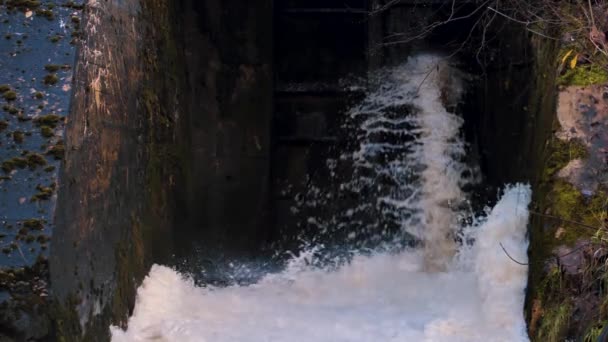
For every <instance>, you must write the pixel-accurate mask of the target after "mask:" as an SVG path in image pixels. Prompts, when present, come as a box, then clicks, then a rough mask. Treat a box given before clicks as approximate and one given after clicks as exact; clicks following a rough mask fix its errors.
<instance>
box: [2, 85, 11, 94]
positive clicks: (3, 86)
mask: <svg viewBox="0 0 608 342" xmlns="http://www.w3.org/2000/svg"><path fill="white" fill-rule="evenodd" d="M9 90H11V86H9V85H8V84H0V93H1V94H4V93H6V92H7V91H9Z"/></svg>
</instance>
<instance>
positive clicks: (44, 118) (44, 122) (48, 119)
mask: <svg viewBox="0 0 608 342" xmlns="http://www.w3.org/2000/svg"><path fill="white" fill-rule="evenodd" d="M59 121H61V116H59V115H57V114H47V115H41V116H39V117H37V118H36V119H34V122H35V123H36V124H37V125H39V126H48V127H51V128H55V127H56V126H57V124H58V123H59Z"/></svg>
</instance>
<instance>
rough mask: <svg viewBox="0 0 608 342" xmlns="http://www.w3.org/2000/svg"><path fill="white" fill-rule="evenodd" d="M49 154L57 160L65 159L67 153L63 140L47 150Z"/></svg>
mask: <svg viewBox="0 0 608 342" xmlns="http://www.w3.org/2000/svg"><path fill="white" fill-rule="evenodd" d="M46 154H47V155H50V156H53V157H54V158H55V160H61V159H63V155H64V154H65V145H64V144H63V140H60V141H58V142H57V144H55V145H53V146H51V147H50V148H49V149H48V151H46Z"/></svg>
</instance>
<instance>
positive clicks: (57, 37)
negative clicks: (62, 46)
mask: <svg viewBox="0 0 608 342" xmlns="http://www.w3.org/2000/svg"><path fill="white" fill-rule="evenodd" d="M49 40H50V41H51V43H58V42H59V41H60V40H61V36H60V35H58V34H56V35H54V36H50V37H49Z"/></svg>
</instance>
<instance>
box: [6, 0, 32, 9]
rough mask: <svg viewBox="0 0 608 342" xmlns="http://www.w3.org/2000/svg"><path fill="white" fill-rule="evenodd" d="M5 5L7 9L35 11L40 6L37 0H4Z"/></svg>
mask: <svg viewBox="0 0 608 342" xmlns="http://www.w3.org/2000/svg"><path fill="white" fill-rule="evenodd" d="M5 3H6V7H7V8H8V9H13V8H19V9H22V10H25V9H36V8H38V7H40V4H41V2H40V1H38V0H6V2H5Z"/></svg>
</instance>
